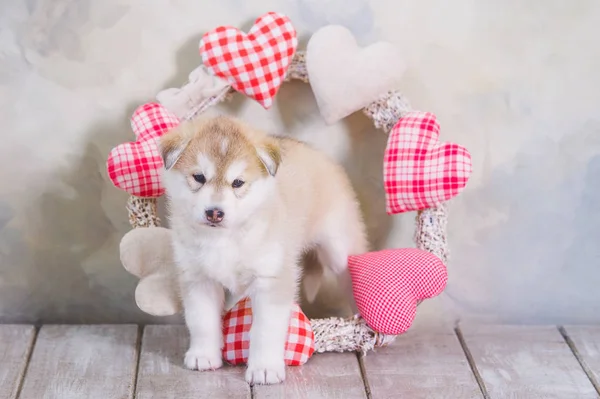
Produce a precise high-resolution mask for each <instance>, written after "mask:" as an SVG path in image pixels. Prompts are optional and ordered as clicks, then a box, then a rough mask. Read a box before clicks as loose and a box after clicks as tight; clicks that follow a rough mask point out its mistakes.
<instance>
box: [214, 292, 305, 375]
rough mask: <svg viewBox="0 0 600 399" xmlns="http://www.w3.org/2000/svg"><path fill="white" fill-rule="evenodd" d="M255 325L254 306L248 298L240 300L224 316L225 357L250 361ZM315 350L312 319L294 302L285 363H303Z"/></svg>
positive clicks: (244, 361) (236, 361) (243, 361)
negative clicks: (252, 333)
mask: <svg viewBox="0 0 600 399" xmlns="http://www.w3.org/2000/svg"><path fill="white" fill-rule="evenodd" d="M250 327H252V305H251V302H250V299H249V298H244V299H242V300H240V301H239V302H238V303H237V304H236V305H235V306H234V307H233V308H231V310H230V311H229V312H227V313H226V314H225V317H224V318H223V336H224V340H225V345H224V346H223V358H224V359H225V360H226V361H227V362H228V363H230V364H242V363H246V362H247V361H248V351H249V348H250ZM314 351H315V335H314V333H313V331H312V328H311V327H310V321H309V320H308V317H306V315H305V314H304V313H302V310H301V309H300V306H298V305H297V304H294V306H293V309H292V311H291V313H290V326H289V328H288V336H287V341H286V344H285V355H284V359H285V364H287V365H288V366H300V365H301V364H304V363H306V362H307V361H308V359H309V358H310V357H311V356H312V354H313V353H314Z"/></svg>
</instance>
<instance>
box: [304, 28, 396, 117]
mask: <svg viewBox="0 0 600 399" xmlns="http://www.w3.org/2000/svg"><path fill="white" fill-rule="evenodd" d="M306 70H307V72H308V77H309V80H310V85H311V86H312V89H313V93H314V95H315V98H316V100H317V105H318V106H319V111H320V113H321V115H322V116H323V118H324V119H325V122H327V123H328V124H332V123H335V122H337V121H339V120H340V119H342V118H345V117H346V116H348V115H350V114H352V113H353V112H356V111H358V110H360V109H361V108H364V107H366V106H367V105H369V104H370V103H372V102H373V101H375V100H377V99H378V98H379V97H381V96H382V95H384V94H385V93H387V92H388V91H389V90H393V89H399V86H400V78H401V77H402V74H403V73H404V71H405V70H406V64H405V62H404V59H403V58H402V56H401V55H400V52H399V50H398V49H397V48H396V47H394V46H393V45H392V44H390V43H386V42H377V43H374V44H371V45H370V46H367V47H364V48H360V47H359V46H358V44H357V42H356V39H355V38H354V36H353V35H352V33H351V32H350V31H349V30H348V29H346V28H344V27H343V26H339V25H328V26H325V27H323V28H321V29H319V30H318V31H317V32H315V34H314V35H312V37H311V38H310V40H309V41H308V45H307V49H306Z"/></svg>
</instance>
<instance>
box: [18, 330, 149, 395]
mask: <svg viewBox="0 0 600 399" xmlns="http://www.w3.org/2000/svg"><path fill="white" fill-rule="evenodd" d="M137 339H138V327H137V326H134V325H119V326H116V325H107V326H102V325H94V326H91V325H80V326H60V325H47V326H43V327H42V328H41V329H40V332H39V334H38V337H37V340H36V344H35V347H34V349H33V353H32V355H31V361H30V364H29V366H28V369H27V373H26V377H25V381H24V383H23V389H22V391H21V395H20V399H82V398H86V399H112V398H115V399H117V398H118V399H124V398H131V397H132V395H133V389H134V386H133V385H134V379H135V373H136V364H137V353H136V342H137Z"/></svg>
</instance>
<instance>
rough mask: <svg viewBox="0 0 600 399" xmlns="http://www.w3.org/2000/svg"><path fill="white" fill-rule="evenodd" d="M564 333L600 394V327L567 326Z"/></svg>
mask: <svg viewBox="0 0 600 399" xmlns="http://www.w3.org/2000/svg"><path fill="white" fill-rule="evenodd" d="M563 332H564V333H566V335H567V339H569V340H570V341H571V343H572V344H573V345H574V346H575V351H576V353H577V354H578V355H579V358H580V360H581V363H582V365H583V367H584V369H585V370H586V372H587V373H588V377H590V378H591V380H592V383H593V384H594V387H595V388H596V391H599V392H598V393H599V394H600V326H565V327H564V328H563Z"/></svg>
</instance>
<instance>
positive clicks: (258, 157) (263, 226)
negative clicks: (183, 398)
mask: <svg viewBox="0 0 600 399" xmlns="http://www.w3.org/2000/svg"><path fill="white" fill-rule="evenodd" d="M159 148H160V152H161V155H162V157H163V161H164V165H165V170H164V173H163V180H162V181H163V182H164V185H165V188H166V194H167V198H168V209H169V219H170V225H171V228H172V230H173V237H174V238H173V247H174V252H175V258H176V264H177V269H178V273H179V275H178V278H179V284H180V288H181V294H182V301H183V307H184V315H185V321H186V325H187V327H188V329H189V333H190V347H189V350H188V351H187V353H186V354H185V359H184V364H185V366H186V367H188V368H190V369H194V370H214V369H217V368H219V367H221V366H222V364H223V361H222V353H221V350H222V348H223V335H222V314H223V310H224V309H223V308H224V295H225V292H228V293H231V294H232V295H234V296H235V295H238V296H241V295H247V296H249V297H250V299H251V303H252V312H253V320H252V327H251V330H250V349H249V356H248V367H247V370H246V380H247V381H248V382H249V383H251V384H274V383H279V382H281V381H283V380H284V379H285V363H284V352H285V341H286V337H287V331H288V323H289V319H290V313H291V309H292V304H293V303H294V301H296V299H297V297H298V287H299V281H300V279H301V278H302V277H303V270H302V267H301V258H302V256H303V254H305V253H306V252H307V251H314V252H315V253H316V254H317V256H318V259H319V261H320V264H321V265H323V266H324V267H328V268H329V269H330V270H331V271H333V272H334V273H336V274H338V275H339V276H342V277H343V276H344V275H346V276H347V259H348V256H349V255H353V254H360V253H364V252H366V251H367V243H366V238H365V227H364V223H363V220H362V216H361V212H360V209H359V204H358V202H357V199H356V196H355V193H354V191H353V189H352V187H351V185H350V182H349V180H348V177H347V175H346V173H345V172H344V170H343V169H342V168H341V166H339V165H337V164H336V163H334V162H333V161H332V160H330V159H329V158H328V157H327V156H325V155H324V154H322V153H321V152H319V151H316V150H314V149H312V148H311V147H309V146H308V145H306V144H303V143H301V142H298V141H296V140H293V139H290V138H281V137H274V136H269V135H267V134H265V133H263V132H261V131H258V130H256V129H254V128H252V127H250V126H247V125H245V124H243V123H242V122H240V121H238V120H236V119H231V118H228V117H224V116H220V117H216V118H209V119H197V120H194V121H190V122H184V123H182V124H181V125H180V126H178V127H177V128H175V129H173V130H172V131H170V132H169V133H167V134H166V135H164V136H163V137H162V138H161V139H160V142H159ZM322 272H323V269H322V268H321V269H320V270H317V271H314V270H313V271H311V272H310V273H309V274H308V275H306V276H304V278H305V280H304V285H305V286H306V287H307V289H306V291H305V292H308V297H309V299H310V298H314V295H316V292H317V290H318V285H319V281H320V278H321V274H322ZM341 280H343V279H342V278H341Z"/></svg>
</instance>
